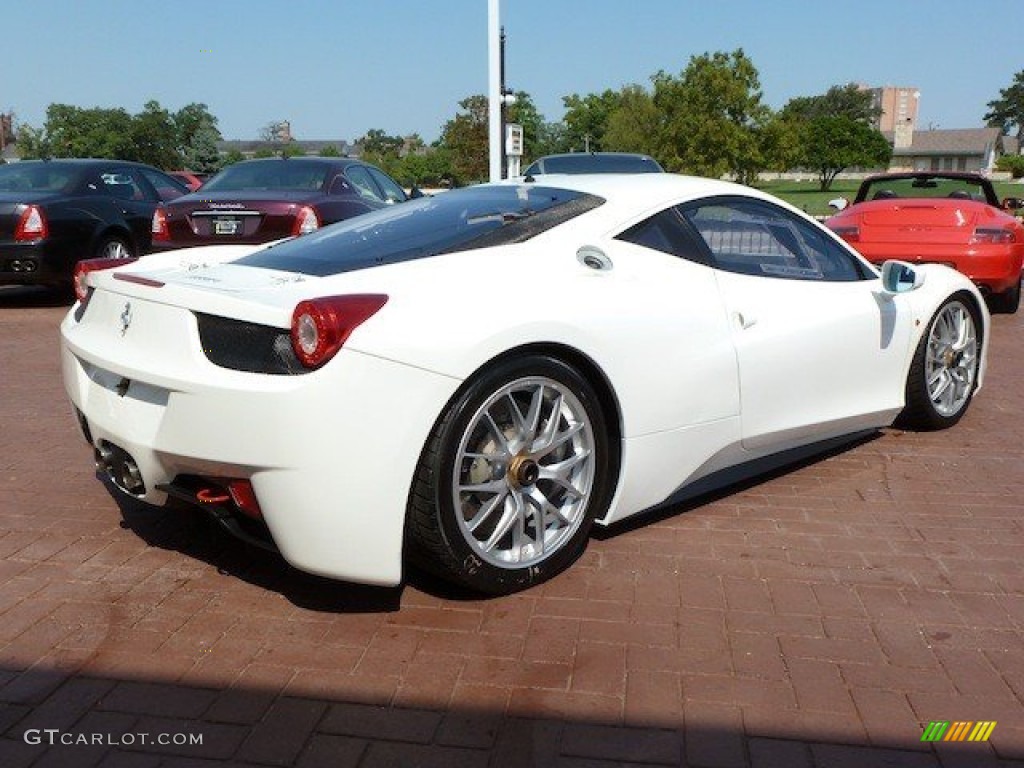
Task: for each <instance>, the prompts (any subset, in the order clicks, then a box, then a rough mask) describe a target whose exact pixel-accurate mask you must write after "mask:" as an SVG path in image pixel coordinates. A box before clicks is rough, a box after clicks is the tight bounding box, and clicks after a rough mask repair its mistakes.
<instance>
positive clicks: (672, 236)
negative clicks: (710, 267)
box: [616, 208, 704, 263]
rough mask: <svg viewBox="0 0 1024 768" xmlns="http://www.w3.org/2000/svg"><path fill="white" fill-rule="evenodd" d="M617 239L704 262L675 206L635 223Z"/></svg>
mask: <svg viewBox="0 0 1024 768" xmlns="http://www.w3.org/2000/svg"><path fill="white" fill-rule="evenodd" d="M616 239H617V240H625V241H626V242H627V243H635V244H636V245H642V246H644V247H645V248H652V249H654V250H656V251H662V252H664V253H670V254H672V255H673V256H679V257H681V258H684V259H688V260H690V261H697V262H701V263H703V262H704V259H703V258H702V256H701V253H700V249H699V248H697V247H695V245H694V242H693V239H692V238H691V237H690V235H689V234H688V233H687V232H686V230H685V229H684V228H683V225H682V220H681V219H680V215H679V212H678V211H677V210H676V209H675V208H669V209H668V210H665V211H661V212H659V213H656V214H655V215H654V216H651V217H650V218H648V219H644V220H643V221H641V222H640V223H639V224H634V225H633V226H632V227H630V228H629V229H627V230H626V231H625V232H623V233H622V234H621V235H619V236H618V237H617V238H616Z"/></svg>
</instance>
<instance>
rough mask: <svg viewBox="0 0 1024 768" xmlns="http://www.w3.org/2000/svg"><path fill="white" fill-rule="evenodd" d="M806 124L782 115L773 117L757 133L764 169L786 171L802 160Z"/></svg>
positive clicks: (803, 121)
mask: <svg viewBox="0 0 1024 768" xmlns="http://www.w3.org/2000/svg"><path fill="white" fill-rule="evenodd" d="M806 128H807V122H806V121H805V120H800V119H796V118H791V117H785V116H784V115H782V114H781V113H780V114H777V115H773V116H772V117H771V118H769V119H768V121H767V122H766V123H765V124H764V125H763V126H762V127H761V130H760V131H759V132H758V143H759V146H760V150H761V157H762V159H763V160H764V167H765V168H766V169H768V170H773V171H788V170H789V169H790V168H794V167H796V166H798V165H800V164H801V163H802V162H803V160H804V145H805V142H806V132H807V131H806Z"/></svg>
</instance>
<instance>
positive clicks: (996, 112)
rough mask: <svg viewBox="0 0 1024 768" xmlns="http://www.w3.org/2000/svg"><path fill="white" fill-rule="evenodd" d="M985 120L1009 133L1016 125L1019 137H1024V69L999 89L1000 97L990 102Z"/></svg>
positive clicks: (1019, 138) (1020, 138)
mask: <svg viewBox="0 0 1024 768" xmlns="http://www.w3.org/2000/svg"><path fill="white" fill-rule="evenodd" d="M984 120H985V121H986V122H987V123H988V124H989V125H991V126H993V127H996V128H1000V129H1002V131H1003V133H1005V134H1009V133H1010V131H1011V130H1013V128H1014V127H1016V129H1017V139H1018V140H1022V139H1024V69H1022V70H1021V71H1020V72H1018V73H1017V74H1016V75H1014V76H1013V83H1012V84H1011V85H1010V86H1009V87H1008V88H1003V89H1002V90H1000V91H999V98H998V99H993V100H992V101H990V102H989V103H988V112H986V113H985V117H984Z"/></svg>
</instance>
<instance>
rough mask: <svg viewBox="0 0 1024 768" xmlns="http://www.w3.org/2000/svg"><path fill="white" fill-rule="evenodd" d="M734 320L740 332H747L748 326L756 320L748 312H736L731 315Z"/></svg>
mask: <svg viewBox="0 0 1024 768" xmlns="http://www.w3.org/2000/svg"><path fill="white" fill-rule="evenodd" d="M733 317H735V318H736V325H738V326H739V328H740V330H741V331H745V330H747V328H749V327H750V326H752V325H754V324H755V323H756V322H757V318H756V317H755V316H754V315H753V314H751V313H750V312H736V313H734V314H733Z"/></svg>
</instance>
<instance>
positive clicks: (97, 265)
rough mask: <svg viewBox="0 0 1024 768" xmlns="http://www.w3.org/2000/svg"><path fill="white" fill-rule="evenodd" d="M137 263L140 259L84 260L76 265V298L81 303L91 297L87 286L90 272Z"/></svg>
mask: <svg viewBox="0 0 1024 768" xmlns="http://www.w3.org/2000/svg"><path fill="white" fill-rule="evenodd" d="M135 261H138V259H137V258H135V259H83V260H82V261H80V262H78V263H77V264H76V265H75V277H74V285H75V298H76V299H78V300H79V301H85V299H86V297H87V296H88V295H89V286H87V285H86V284H85V283H86V280H85V279H86V277H87V276H88V275H89V273H90V272H100V271H102V270H104V269H113V268H114V267H123V266H126V265H128V264H131V263H132V262H135Z"/></svg>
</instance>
